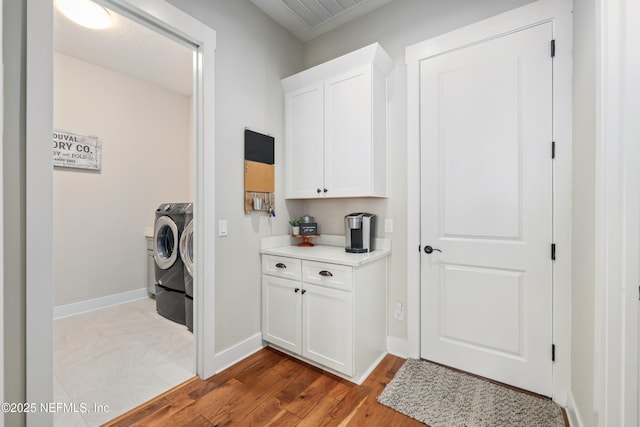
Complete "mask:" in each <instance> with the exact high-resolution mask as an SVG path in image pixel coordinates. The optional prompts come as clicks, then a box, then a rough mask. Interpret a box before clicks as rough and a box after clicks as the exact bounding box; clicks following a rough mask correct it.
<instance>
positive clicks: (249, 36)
mask: <svg viewBox="0 0 640 427" xmlns="http://www.w3.org/2000/svg"><path fill="white" fill-rule="evenodd" d="M170 3H172V4H173V5H174V6H176V7H178V8H180V9H182V10H184V11H185V12H186V13H188V14H190V15H192V16H194V17H196V18H197V19H198V20H200V21H201V22H203V23H205V24H207V25H209V26H210V27H211V28H213V29H214V30H215V31H216V35H217V44H216V46H217V47H216V81H215V85H216V117H215V123H216V155H217V160H216V211H217V213H216V218H210V219H207V220H211V221H218V220H222V219H226V220H227V221H228V232H229V234H228V236H227V237H218V238H217V241H216V264H215V265H216V306H215V310H216V351H217V352H220V351H222V350H225V349H228V348H230V347H232V346H234V345H235V344H238V343H240V342H242V341H244V340H246V339H248V338H250V337H253V336H255V335H257V334H259V333H260V294H261V291H260V280H261V279H260V254H259V250H260V237H262V236H270V235H278V234H286V233H287V231H288V220H289V216H290V214H291V215H301V214H302V211H301V210H300V209H299V208H298V209H297V206H298V205H299V203H296V202H293V203H285V201H284V200H283V198H282V189H283V188H284V175H283V172H284V171H283V164H282V162H283V159H284V150H283V135H284V133H283V128H284V113H283V111H284V100H283V93H282V87H281V85H280V79H281V78H283V77H286V76H288V75H290V74H293V73H294V72H297V71H299V70H300V69H301V68H302V43H301V42H300V41H299V40H297V39H295V38H294V37H293V36H292V35H291V34H289V33H288V32H287V31H286V30H284V29H283V28H282V27H280V26H279V25H277V24H276V23H275V22H274V21H273V20H272V19H271V18H269V17H267V16H266V15H265V14H264V13H263V12H261V11H260V10H259V9H258V8H257V7H256V6H254V5H253V3H251V2H249V1H248V0H241V1H238V0H235V1H229V0H190V1H183V0H170ZM245 127H249V128H250V129H252V130H255V131H257V132H263V133H269V134H272V135H273V136H274V137H275V146H276V165H275V167H276V208H275V210H276V214H277V217H276V218H273V219H269V218H268V217H267V216H266V214H258V213H252V214H248V215H247V214H245V213H244V205H243V202H244V166H243V165H244V163H243V159H244V129H245Z"/></svg>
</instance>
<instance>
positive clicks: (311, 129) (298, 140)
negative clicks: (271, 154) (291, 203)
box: [285, 83, 324, 198]
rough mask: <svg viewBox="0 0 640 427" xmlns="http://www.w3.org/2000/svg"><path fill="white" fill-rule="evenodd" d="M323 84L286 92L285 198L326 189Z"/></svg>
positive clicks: (319, 192)
mask: <svg viewBox="0 0 640 427" xmlns="http://www.w3.org/2000/svg"><path fill="white" fill-rule="evenodd" d="M323 98H324V93H323V85H322V83H319V84H316V85H312V86H308V87H305V88H303V89H300V90H296V91H293V92H288V93H286V94H285V122H286V123H285V126H286V130H285V131H286V159H285V166H286V171H287V173H286V197H287V198H312V197H319V196H320V195H321V194H322V189H323V188H324V184H323V182H324V178H323V173H324V171H323V165H324V157H323V140H324V117H323V115H324V109H323V104H324V99H323Z"/></svg>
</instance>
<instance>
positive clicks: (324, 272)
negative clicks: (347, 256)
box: [318, 270, 333, 277]
mask: <svg viewBox="0 0 640 427" xmlns="http://www.w3.org/2000/svg"><path fill="white" fill-rule="evenodd" d="M318 274H319V275H321V276H323V277H333V274H331V272H330V271H327V270H322V271H321V272H319V273H318Z"/></svg>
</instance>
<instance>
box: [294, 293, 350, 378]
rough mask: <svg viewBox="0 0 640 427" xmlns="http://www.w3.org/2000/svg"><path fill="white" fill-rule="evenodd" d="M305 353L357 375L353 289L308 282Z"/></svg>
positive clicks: (304, 328)
mask: <svg viewBox="0 0 640 427" xmlns="http://www.w3.org/2000/svg"><path fill="white" fill-rule="evenodd" d="M303 286H304V294H303V295H302V304H303V308H302V313H303V319H302V337H303V338H302V340H303V342H302V355H303V356H304V357H306V358H308V359H310V360H313V361H315V362H318V363H320V364H322V365H324V366H327V367H329V368H332V369H335V370H336V371H339V372H342V373H343V374H346V375H353V305H352V299H353V298H352V294H351V292H345V291H338V290H335V289H328V288H324V287H321V286H315V285H310V284H307V283H304V285H303Z"/></svg>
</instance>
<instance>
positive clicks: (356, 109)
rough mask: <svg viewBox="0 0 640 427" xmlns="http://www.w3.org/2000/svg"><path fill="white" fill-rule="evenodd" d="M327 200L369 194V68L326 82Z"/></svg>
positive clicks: (370, 141)
mask: <svg viewBox="0 0 640 427" xmlns="http://www.w3.org/2000/svg"><path fill="white" fill-rule="evenodd" d="M324 90H325V109H324V114H325V139H324V144H325V145H324V150H325V151H324V154H325V168H324V178H325V187H326V188H327V190H328V191H327V193H326V196H327V197H354V196H355V197H357V196H368V195H371V193H372V155H373V153H372V123H371V121H372V120H371V112H372V80H371V66H364V67H359V68H357V69H355V70H353V71H351V72H349V73H345V74H342V75H340V76H338V77H334V78H332V79H329V80H326V81H325V86H324Z"/></svg>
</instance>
